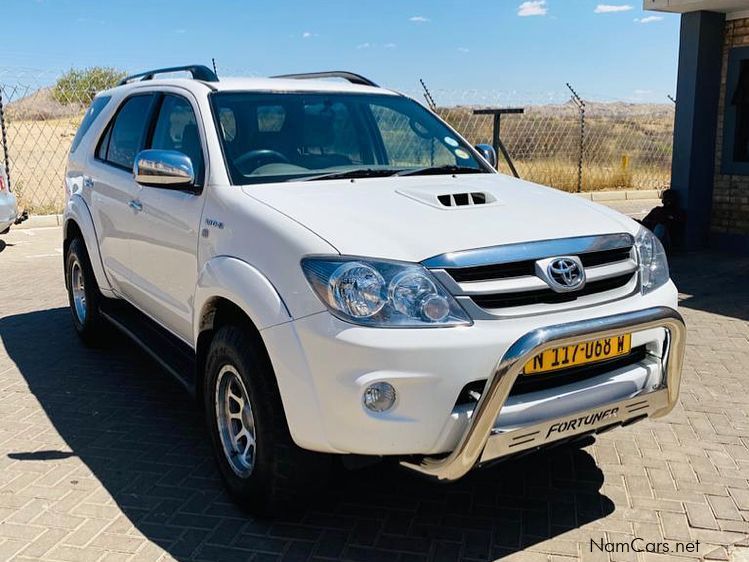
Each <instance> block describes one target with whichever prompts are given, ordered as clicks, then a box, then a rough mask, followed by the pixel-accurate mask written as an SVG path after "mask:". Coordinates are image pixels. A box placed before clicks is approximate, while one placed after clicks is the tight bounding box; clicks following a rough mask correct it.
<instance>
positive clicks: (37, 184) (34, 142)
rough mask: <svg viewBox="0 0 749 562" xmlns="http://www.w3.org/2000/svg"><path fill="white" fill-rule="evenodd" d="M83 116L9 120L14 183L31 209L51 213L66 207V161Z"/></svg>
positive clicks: (17, 192)
mask: <svg viewBox="0 0 749 562" xmlns="http://www.w3.org/2000/svg"><path fill="white" fill-rule="evenodd" d="M80 120H81V117H80V116H76V117H66V118H62V119H52V120H49V121H30V120H26V121H10V122H9V123H8V152H9V155H10V174H11V187H12V189H13V191H15V192H16V195H17V196H18V199H19V201H20V206H21V207H22V208H24V209H26V210H27V211H29V213H32V214H50V213H58V212H60V210H61V209H62V206H63V202H64V198H65V195H64V187H63V178H64V175H65V164H66V160H67V155H68V150H69V149H70V143H71V142H72V140H73V136H75V132H76V130H77V128H78V124H79V123H80Z"/></svg>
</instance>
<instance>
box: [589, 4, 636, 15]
mask: <svg viewBox="0 0 749 562" xmlns="http://www.w3.org/2000/svg"><path fill="white" fill-rule="evenodd" d="M630 10H634V8H633V7H632V6H630V5H629V4H598V6H596V9H595V10H593V12H594V13H596V14H613V13H616V12H629V11H630Z"/></svg>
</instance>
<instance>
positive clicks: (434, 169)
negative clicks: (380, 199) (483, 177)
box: [395, 164, 484, 176]
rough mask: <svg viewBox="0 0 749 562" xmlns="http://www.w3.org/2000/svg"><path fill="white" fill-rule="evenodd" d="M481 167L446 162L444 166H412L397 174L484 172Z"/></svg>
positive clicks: (421, 174) (428, 174)
mask: <svg viewBox="0 0 749 562" xmlns="http://www.w3.org/2000/svg"><path fill="white" fill-rule="evenodd" d="M482 173H484V170H482V169H481V168H469V167H468V166H456V165H455V164H446V165H444V166H425V167H424V168H412V169H410V170H401V171H400V172H398V173H396V174H395V175H396V176H430V175H439V174H482Z"/></svg>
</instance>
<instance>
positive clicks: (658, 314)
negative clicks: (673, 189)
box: [401, 307, 686, 480]
mask: <svg viewBox="0 0 749 562" xmlns="http://www.w3.org/2000/svg"><path fill="white" fill-rule="evenodd" d="M653 328H663V329H665V330H666V340H665V344H664V346H663V351H662V355H661V356H660V357H656V359H657V360H658V361H660V364H661V366H662V371H663V372H664V374H665V376H664V380H663V382H662V384H661V386H659V387H658V388H656V389H655V390H651V389H647V390H645V389H643V390H642V391H641V392H640V393H638V394H637V395H635V396H632V397H630V398H627V399H624V400H620V401H617V402H613V403H608V404H600V405H598V406H596V407H595V408H591V409H589V410H585V411H580V412H575V413H572V414H569V415H566V416H563V417H560V418H553V419H549V420H544V421H542V422H539V423H536V424H533V425H529V426H522V427H516V428H513V429H511V430H498V429H495V427H494V426H495V422H496V420H497V418H498V416H499V412H500V410H501V409H502V406H503V405H504V403H505V401H506V400H507V397H508V396H509V394H510V390H511V389H512V386H513V384H514V383H515V380H516V379H517V378H518V376H520V374H521V373H522V371H523V367H524V366H525V364H526V363H527V362H528V361H529V360H530V359H532V358H533V357H534V356H535V355H537V354H539V353H542V352H544V351H546V350H548V349H551V348H554V347H560V346H566V345H572V344H575V343H578V342H580V341H581V340H593V339H600V338H608V337H616V336H620V335H623V334H626V333H632V332H639V331H643V330H649V329H653ZM685 344H686V327H685V325H684V320H683V319H682V317H681V315H680V314H679V313H678V312H676V311H675V310H673V309H671V308H668V307H654V308H648V309H645V310H639V311H635V312H626V313H623V314H615V315H613V316H606V317H604V318H594V319H590V320H584V321H582V322H571V323H568V324H559V325H556V326H549V327H546V328H539V329H537V330H533V331H532V332H529V333H527V334H526V335H524V336H523V337H521V338H520V339H519V340H517V341H516V342H515V343H514V344H513V345H512V346H511V347H510V349H508V350H507V353H505V355H504V357H503V358H502V359H501V360H500V362H499V363H498V365H497V367H496V369H495V370H494V374H493V375H492V376H491V377H490V378H489V380H487V382H486V386H485V387H484V392H483V393H482V394H481V398H480V400H479V401H478V403H477V404H476V408H475V409H474V411H473V415H472V416H471V419H470V422H469V424H468V427H467V428H466V430H465V432H464V433H463V435H462V437H461V438H460V440H459V442H458V445H457V447H456V448H455V449H454V450H453V451H452V453H450V454H449V455H447V456H445V457H425V458H423V459H422V460H421V462H420V463H415V462H408V461H404V462H402V463H401V464H402V465H403V466H404V467H406V468H409V469H411V470H414V471H416V472H420V473H422V474H425V475H428V476H431V477H434V478H436V479H438V480H457V479H458V478H461V477H462V476H464V475H465V474H466V473H467V472H468V471H469V470H471V469H472V468H473V467H474V466H476V464H483V463H487V462H489V461H492V460H495V459H499V458H501V457H504V456H508V455H511V454H515V453H519V452H522V451H528V450H532V449H537V448H539V447H541V446H543V445H546V444H550V443H553V442H555V441H558V440H561V439H565V438H569V437H573V436H575V435H583V434H589V433H596V432H599V431H603V430H606V429H610V428H611V427H614V426H617V425H626V424H629V423H633V422H635V421H639V420H641V419H643V418H645V417H661V416H664V415H666V414H667V413H668V412H670V411H671V410H672V409H673V407H674V406H675V405H676V402H677V400H678V396H679V384H680V380H681V368H682V364H683V361H684V349H685ZM575 420H578V421H579V420H583V421H580V422H579V423H575V424H574V425H572V424H570V422H572V421H575ZM564 423H566V424H567V426H566V427H567V429H566V430H565V431H564V432H563V433H561V432H559V436H558V437H557V436H556V435H555V436H554V437H555V438H552V439H550V438H549V437H550V436H551V434H552V431H554V426H555V424H564ZM570 425H571V427H569V426H570Z"/></svg>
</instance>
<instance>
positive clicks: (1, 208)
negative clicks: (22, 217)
mask: <svg viewBox="0 0 749 562" xmlns="http://www.w3.org/2000/svg"><path fill="white" fill-rule="evenodd" d="M18 220H19V216H18V202H17V201H16V196H15V195H14V194H13V192H11V190H10V185H9V184H8V174H6V173H5V166H3V165H2V164H0V234H6V233H7V232H8V231H9V230H10V227H11V226H12V225H13V224H15V223H16V222H17V221H18Z"/></svg>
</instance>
